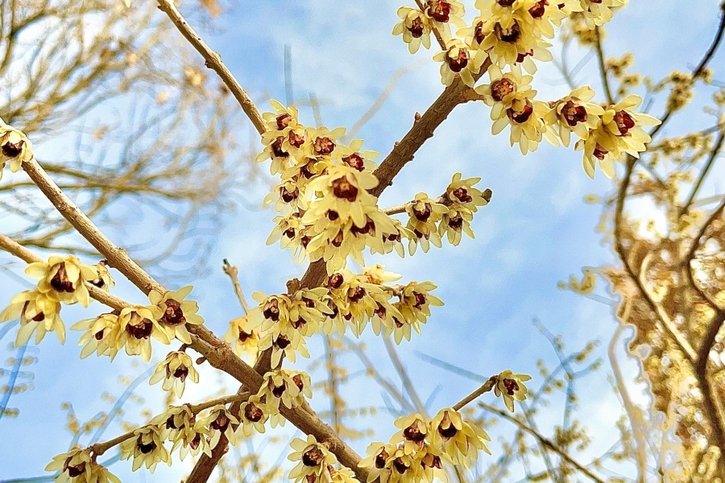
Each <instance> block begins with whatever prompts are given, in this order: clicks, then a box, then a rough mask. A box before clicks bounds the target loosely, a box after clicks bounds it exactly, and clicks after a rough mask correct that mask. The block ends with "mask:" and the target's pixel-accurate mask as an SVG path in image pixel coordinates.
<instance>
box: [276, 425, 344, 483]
mask: <svg viewBox="0 0 725 483" xmlns="http://www.w3.org/2000/svg"><path fill="white" fill-rule="evenodd" d="M290 446H292V449H294V450H295V451H294V452H292V453H290V454H289V456H288V457H287V458H288V459H289V460H290V461H298V463H297V464H296V465H295V467H294V468H292V471H290V474H289V477H290V479H291V480H293V481H296V482H297V481H304V482H329V481H332V475H331V474H330V470H331V469H332V468H333V467H332V465H334V464H336V463H337V458H336V457H335V455H334V454H333V453H331V452H330V450H329V449H327V447H326V446H325V445H324V444H321V443H318V442H317V439H316V438H315V437H314V436H313V435H311V434H309V435H307V439H306V440H304V439H300V438H295V439H293V440H292V442H291V443H290Z"/></svg>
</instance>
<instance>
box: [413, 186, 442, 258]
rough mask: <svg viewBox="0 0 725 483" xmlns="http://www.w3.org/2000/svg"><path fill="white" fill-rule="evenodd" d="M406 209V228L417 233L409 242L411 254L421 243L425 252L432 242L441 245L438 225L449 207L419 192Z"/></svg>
mask: <svg viewBox="0 0 725 483" xmlns="http://www.w3.org/2000/svg"><path fill="white" fill-rule="evenodd" d="M405 211H406V213H408V216H409V218H408V226H407V227H406V228H408V230H410V231H412V232H413V233H414V235H415V236H414V237H413V238H411V239H410V241H409V242H408V251H409V252H410V254H411V255H412V254H414V253H415V249H416V247H417V245H420V246H421V248H422V249H423V251H424V252H427V251H428V249H429V248H430V243H432V244H433V245H435V246H437V247H440V246H441V238H440V235H439V234H438V229H437V227H436V225H437V223H438V222H439V221H440V220H441V219H442V218H443V214H444V213H446V212H447V211H448V208H447V207H446V206H445V205H443V204H441V203H438V202H437V201H435V200H433V199H432V198H430V197H429V196H428V195H427V194H425V193H418V194H417V195H415V199H414V200H413V201H411V202H410V203H408V204H407V205H405Z"/></svg>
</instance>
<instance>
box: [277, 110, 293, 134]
mask: <svg viewBox="0 0 725 483" xmlns="http://www.w3.org/2000/svg"><path fill="white" fill-rule="evenodd" d="M291 122H292V116H291V115H290V114H288V113H286V112H285V113H283V114H280V115H279V116H277V129H278V130H280V131H281V130H282V129H284V128H286V127H287V126H289V125H290V123H291Z"/></svg>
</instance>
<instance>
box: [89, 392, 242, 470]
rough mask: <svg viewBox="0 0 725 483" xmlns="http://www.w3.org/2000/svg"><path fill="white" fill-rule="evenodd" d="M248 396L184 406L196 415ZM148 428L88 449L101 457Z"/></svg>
mask: <svg viewBox="0 0 725 483" xmlns="http://www.w3.org/2000/svg"><path fill="white" fill-rule="evenodd" d="M249 396H250V394H249V393H248V392H243V393H237V394H231V395H228V396H222V397H218V398H216V399H209V400H208V401H204V402H203V403H199V404H186V406H187V407H188V408H189V410H190V411H191V412H192V413H193V414H198V413H200V412H202V411H203V410H205V409H209V408H211V407H214V406H217V405H219V404H228V403H230V402H236V401H243V400H246V399H248V398H249ZM148 426H149V425H144V426H140V427H139V428H134V429H132V430H131V431H128V432H127V433H123V434H121V435H119V436H116V437H115V438H113V439H109V440H108V441H104V442H102V443H96V444H93V445H91V446H90V447H89V448H88V449H90V450H91V452H92V453H93V454H94V455H96V456H101V455H102V454H103V453H105V452H106V451H108V450H109V449H111V448H113V447H114V446H117V445H119V444H121V443H123V442H124V441H126V440H127V439H129V438H132V437H133V436H134V435H135V434H137V431H138V430H139V429H140V428H145V427H148Z"/></svg>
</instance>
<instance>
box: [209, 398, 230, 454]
mask: <svg viewBox="0 0 725 483" xmlns="http://www.w3.org/2000/svg"><path fill="white" fill-rule="evenodd" d="M203 424H204V425H205V426H207V427H208V428H209V430H210V431H211V438H210V439H209V447H210V448H211V449H214V448H216V446H217V444H219V439H220V438H221V436H222V434H224V436H226V438H227V440H228V441H229V442H231V443H232V445H235V444H236V442H237V435H236V433H235V431H234V428H235V427H236V426H237V424H239V420H238V419H237V418H236V417H235V416H234V415H233V414H232V413H231V412H230V411H229V410H228V409H227V407H226V406H224V405H223V404H220V405H219V406H214V407H213V408H211V409H210V410H209V414H208V416H207V417H206V418H205V419H204V421H203Z"/></svg>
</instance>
